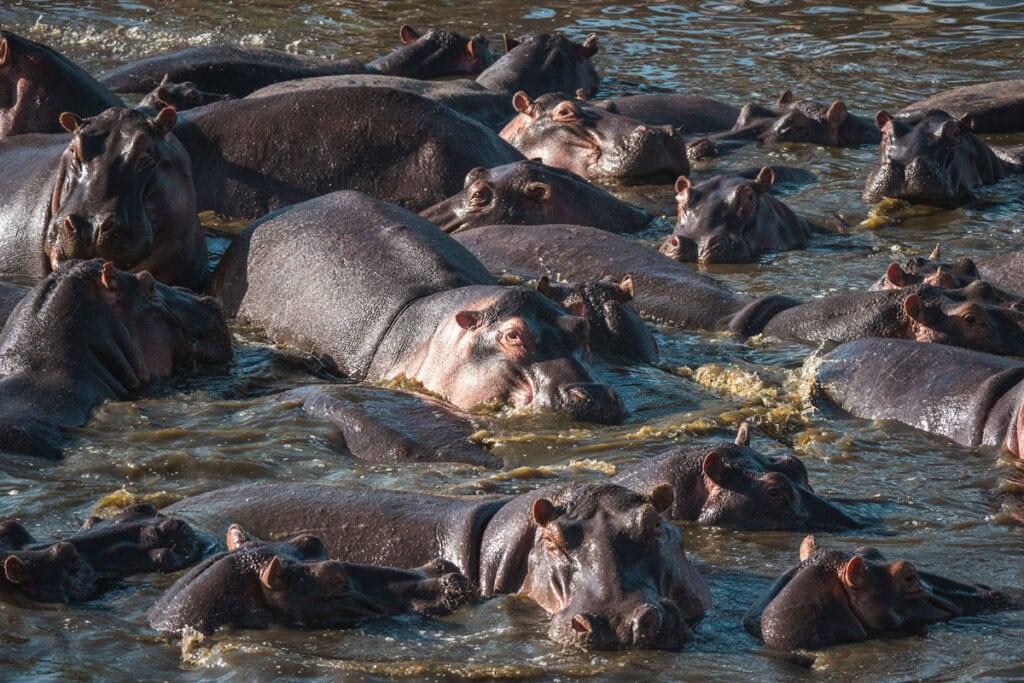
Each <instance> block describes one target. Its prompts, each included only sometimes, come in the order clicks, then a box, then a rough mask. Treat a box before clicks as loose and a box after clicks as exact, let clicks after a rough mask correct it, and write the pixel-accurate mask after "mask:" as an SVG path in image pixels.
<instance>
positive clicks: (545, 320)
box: [211, 192, 625, 422]
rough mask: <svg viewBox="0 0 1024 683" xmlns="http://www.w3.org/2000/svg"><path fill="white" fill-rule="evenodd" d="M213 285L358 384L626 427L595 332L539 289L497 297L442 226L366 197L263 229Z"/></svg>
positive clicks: (310, 208) (227, 260)
mask: <svg viewBox="0 0 1024 683" xmlns="http://www.w3.org/2000/svg"><path fill="white" fill-rule="evenodd" d="M282 273H289V274H290V277H286V278H282V277H281V274H282ZM311 282H314V283H315V286H314V289H313V290H311V289H310V287H311V284H310V283H311ZM211 287H212V289H213V291H214V292H215V293H216V295H217V296H218V297H219V298H220V300H221V301H222V302H223V303H224V307H225V311H226V312H227V313H228V315H237V316H238V317H240V318H243V319H245V320H248V321H251V322H253V323H255V324H257V325H259V326H260V327H262V328H263V329H264V330H265V331H266V333H267V335H268V336H269V337H270V338H271V339H274V340H275V341H278V342H283V343H287V344H290V345H292V346H295V347H297V348H299V349H302V350H304V351H309V352H313V353H316V354H317V355H319V356H321V357H323V358H325V359H326V360H328V362H329V363H333V364H334V365H335V366H336V367H337V368H338V369H339V370H340V371H341V372H342V373H344V374H345V375H348V376H349V377H352V378H354V379H357V380H366V381H370V382H390V381H392V380H395V379H399V378H404V379H406V380H412V381H415V382H417V383H419V384H420V385H421V386H422V387H423V388H424V389H425V390H426V391H428V392H431V393H433V394H435V395H436V396H438V397H440V398H443V399H444V400H446V401H448V402H449V403H452V404H454V405H456V406H458V407H459V408H463V409H468V408H472V407H475V406H479V405H481V404H489V405H491V406H494V405H496V404H497V405H501V404H507V405H511V406H513V407H517V408H518V407H529V408H532V409H538V408H547V409H554V410H557V411H560V412H563V413H567V414H569V415H571V416H572V417H574V418H576V419H581V420H589V421H594V422H618V421H621V420H622V419H623V417H624V415H625V410H624V408H623V405H622V400H621V399H620V398H619V396H618V395H617V394H616V393H615V391H614V390H612V389H611V388H610V387H608V386H606V385H604V384H599V383H597V382H595V381H594V378H593V376H592V374H591V371H590V368H589V367H588V365H587V361H586V356H587V348H586V343H587V335H588V326H587V322H586V320H584V319H583V318H580V317H577V316H572V315H568V314H567V313H566V312H565V311H564V310H563V309H562V308H560V307H558V306H556V305H555V304H554V303H552V302H551V301H550V300H548V299H547V298H545V297H544V296H543V295H541V294H539V293H538V292H536V291H534V290H532V289H526V288H524V287H499V286H496V285H495V284H494V279H493V278H492V277H491V276H490V275H489V274H488V273H487V271H486V269H485V268H484V267H483V265H481V264H480V263H479V262H478V261H477V260H476V259H474V258H473V257H472V256H471V255H470V254H469V253H468V252H467V251H466V250H465V249H463V248H462V247H461V246H460V245H459V244H458V243H457V242H455V241H454V240H453V239H452V238H450V237H448V236H447V235H445V234H444V233H443V232H441V230H439V229H438V228H437V227H436V226H434V225H433V224H431V223H429V222H427V221H426V220H424V219H422V218H420V217H419V216H417V215H415V214H413V213H411V212H408V211H406V210H404V209H402V208H400V207H398V206H394V205H391V204H386V203H384V202H381V201H378V200H376V199H373V198H371V197H367V196H366V195H363V194H360V193H358V192H335V193H332V194H329V195H325V196H323V197H319V198H317V199H313V200H310V201H308V202H303V203H301V204H296V205H295V206H292V207H290V208H288V209H286V210H283V211H280V212H277V213H275V214H272V215H270V216H268V217H266V218H264V219H262V220H260V221H257V222H256V223H254V224H252V225H251V226H250V227H249V228H248V229H247V230H246V231H245V232H244V233H243V234H242V235H241V236H240V237H239V238H238V239H236V240H235V241H234V242H233V243H232V244H231V246H230V247H229V248H228V250H227V252H226V253H225V254H224V258H223V259H222V260H221V262H220V265H218V267H217V270H216V272H215V273H214V276H213V282H212V284H211ZM282 301H288V302H290V303H289V305H287V306H282V305H281V302H282ZM339 302H344V305H342V306H339V305H338V303H339Z"/></svg>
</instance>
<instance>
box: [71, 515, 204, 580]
mask: <svg viewBox="0 0 1024 683" xmlns="http://www.w3.org/2000/svg"><path fill="white" fill-rule="evenodd" d="M71 542H72V543H74V545H75V547H76V548H78V550H79V552H81V553H82V554H84V555H85V556H86V557H88V558H89V562H90V563H91V564H92V565H93V567H94V568H95V569H96V571H98V572H100V573H102V574H107V575H115V576H126V575H129V574H137V573H142V572H173V571H177V570H179V569H182V568H184V567H188V566H189V565H192V564H194V563H195V562H196V561H198V560H199V557H200V556H201V554H202V546H201V543H200V541H199V538H198V537H197V536H196V534H195V532H194V531H193V530H192V527H190V526H189V525H188V524H186V523H185V522H183V521H181V520H180V519H171V518H169V517H164V516H163V515H161V514H159V513H158V512H157V511H156V509H155V508H154V507H153V506H152V505H146V504H137V505H132V506H129V507H128V508H126V509H125V510H123V511H122V512H119V513H118V514H116V515H114V516H113V517H109V518H107V519H100V518H99V517H90V518H89V519H87V520H86V522H85V524H84V525H83V526H82V530H81V531H79V532H78V533H76V534H75V535H74V536H73V537H72V538H71Z"/></svg>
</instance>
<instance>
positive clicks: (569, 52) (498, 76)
mask: <svg viewBox="0 0 1024 683" xmlns="http://www.w3.org/2000/svg"><path fill="white" fill-rule="evenodd" d="M597 50H598V41H597V35H595V34H593V33H591V34H590V35H588V36H587V37H586V38H585V39H584V40H583V42H582V43H577V42H575V41H572V40H569V39H568V38H563V37H562V36H556V35H550V34H543V33H542V34H539V35H534V36H528V37H525V38H521V39H519V40H516V39H514V38H510V37H509V36H507V35H506V36H505V54H504V55H503V56H502V57H501V58H500V59H498V60H497V61H495V62H494V64H491V66H489V67H488V68H487V69H485V70H484V71H483V72H482V73H481V74H480V75H479V76H477V77H476V82H477V83H479V84H480V85H482V86H483V87H485V88H487V89H488V90H490V91H491V92H500V93H505V94H506V95H512V94H513V93H516V92H519V91H520V90H521V91H523V92H525V93H526V94H527V95H529V96H530V97H540V96H541V95H543V94H545V93H549V92H571V93H574V92H576V91H577V90H582V91H583V92H584V93H585V94H586V95H587V96H588V97H593V96H594V95H595V94H596V93H597V88H598V85H599V83H600V81H599V79H598V77H597V71H595V70H594V65H593V63H592V62H591V58H592V57H593V56H594V55H596V54H597Z"/></svg>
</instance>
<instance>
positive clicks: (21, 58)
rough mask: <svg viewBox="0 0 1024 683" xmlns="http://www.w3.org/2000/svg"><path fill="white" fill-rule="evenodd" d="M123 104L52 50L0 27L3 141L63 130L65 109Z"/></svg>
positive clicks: (88, 110)
mask: <svg viewBox="0 0 1024 683" xmlns="http://www.w3.org/2000/svg"><path fill="white" fill-rule="evenodd" d="M123 106H124V102H122V101H121V100H120V99H119V98H118V97H117V96H116V95H114V94H113V93H112V92H110V91H109V90H107V89H106V88H105V87H104V86H102V85H101V84H100V83H99V82H98V81H97V80H96V79H95V78H93V77H92V76H90V75H89V74H88V73H86V72H85V71H84V70H83V69H82V68H81V67H79V66H78V65H76V64H74V63H73V62H71V61H70V60H69V59H68V58H67V57H65V56H64V55H62V54H61V53H59V52H57V51H56V50H54V49H53V48H51V47H48V46H46V45H41V44H39V43H34V42H32V41H31V40H28V39H27V38H22V37H21V36H19V35H17V34H14V33H11V32H10V31H0V140H3V139H4V138H7V137H10V136H12V135H21V134H24V133H57V132H60V129H61V126H60V123H59V121H58V117H59V116H60V114H61V112H65V111H77V112H78V113H80V114H81V115H82V116H95V115H96V114H99V113H100V112H102V111H103V110H105V109H109V108H110V107H123ZM5 168H14V166H7V165H6V164H5Z"/></svg>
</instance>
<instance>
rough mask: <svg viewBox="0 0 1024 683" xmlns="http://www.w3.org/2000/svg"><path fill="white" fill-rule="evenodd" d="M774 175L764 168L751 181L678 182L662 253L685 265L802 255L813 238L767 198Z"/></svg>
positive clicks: (727, 178) (805, 224)
mask: <svg viewBox="0 0 1024 683" xmlns="http://www.w3.org/2000/svg"><path fill="white" fill-rule="evenodd" d="M774 184H775V172H774V171H773V170H772V168H771V167H770V166H765V167H764V168H762V169H761V171H760V172H759V173H758V174H757V177H756V178H754V179H753V180H748V179H747V178H744V177H742V176H738V175H732V174H724V175H716V176H714V177H712V178H709V179H708V180H705V181H702V182H700V183H698V184H696V185H695V184H694V183H693V181H691V180H690V179H689V178H687V177H686V176H679V178H678V179H677V180H676V184H675V190H676V205H677V207H678V212H677V217H676V227H675V229H674V230H673V231H672V234H671V235H669V236H668V237H666V238H665V240H664V242H662V244H661V247H660V251H661V253H663V254H665V255H666V256H669V257H670V258H674V259H676V260H678V261H684V262H694V261H696V262H698V263H745V262H748V261H751V260H753V259H754V258H755V257H756V256H758V255H760V254H763V253H765V252H769V251H792V250H794V249H805V248H807V243H808V241H809V239H810V237H811V234H812V232H813V229H812V226H811V224H810V223H808V222H807V221H806V220H804V219H803V218H800V217H799V216H797V215H796V214H795V213H793V210H792V209H790V208H789V207H788V206H786V205H785V204H784V203H783V202H781V201H780V200H778V199H776V198H775V197H773V196H772V195H771V194H769V192H770V191H771V189H772V186H773V185H774Z"/></svg>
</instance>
